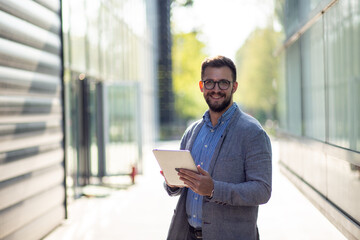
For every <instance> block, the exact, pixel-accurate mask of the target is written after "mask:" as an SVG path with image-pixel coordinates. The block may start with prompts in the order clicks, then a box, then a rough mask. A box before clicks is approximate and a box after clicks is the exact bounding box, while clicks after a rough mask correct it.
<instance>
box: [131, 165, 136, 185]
mask: <svg viewBox="0 0 360 240" xmlns="http://www.w3.org/2000/svg"><path fill="white" fill-rule="evenodd" d="M136 173H137V171H136V167H135V166H132V167H131V173H130V177H131V182H132V184H134V183H135V176H136Z"/></svg>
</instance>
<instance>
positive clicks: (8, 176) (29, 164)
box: [0, 0, 65, 240]
mask: <svg viewBox="0 0 360 240" xmlns="http://www.w3.org/2000/svg"><path fill="white" fill-rule="evenodd" d="M60 7H61V3H60V0H34V1H32V0H21V1H19V0H0V239H1V240H5V239H6V240H8V239H29V240H31V239H40V238H42V237H44V236H45V235H46V234H48V233H49V232H50V231H51V230H52V229H54V228H55V227H56V226H57V225H58V224H59V223H60V222H61V221H62V220H63V219H64V216H65V205H64V202H65V188H64V147H63V139H64V136H63V129H62V123H63V116H62V115H63V114H62V113H63V105H62V94H61V93H62V76H61V73H62V64H61V50H62V48H61V19H60Z"/></svg>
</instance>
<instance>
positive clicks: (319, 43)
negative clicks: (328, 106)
mask: <svg viewBox="0 0 360 240" xmlns="http://www.w3.org/2000/svg"><path fill="white" fill-rule="evenodd" d="M322 25H323V24H322V20H321V19H320V20H319V21H318V22H317V23H316V24H314V25H313V26H312V27H311V28H310V29H309V30H308V31H307V32H305V34H304V35H303V36H302V37H301V44H302V45H301V48H302V59H303V61H302V73H303V75H302V76H303V104H304V106H303V109H304V113H303V117H304V134H305V136H308V137H311V138H314V139H318V140H321V141H325V124H326V122H325V81H324V46H323V28H322Z"/></svg>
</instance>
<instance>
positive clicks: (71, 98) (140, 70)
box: [62, 0, 158, 198]
mask: <svg viewBox="0 0 360 240" xmlns="http://www.w3.org/2000/svg"><path fill="white" fill-rule="evenodd" d="M62 6H63V23H64V24H63V26H64V27H63V32H64V65H65V72H64V82H65V107H66V108H65V109H66V137H67V138H66V140H67V141H66V142H67V144H66V157H67V176H68V178H67V183H68V186H71V188H70V189H69V192H68V193H69V194H68V197H69V198H73V196H74V197H76V196H81V194H82V191H81V187H82V186H85V185H87V184H98V183H101V182H102V181H103V180H104V177H108V176H119V175H127V174H129V173H130V172H131V171H132V167H136V168H137V171H138V172H139V173H141V171H142V162H141V158H142V147H143V146H144V145H147V144H152V143H153V142H154V140H155V139H156V137H157V130H158V120H157V118H158V106H157V58H158V55H157V50H158V48H157V46H158V43H157V30H158V27H157V26H158V25H157V5H156V2H154V1H150V0H121V1H112V0H102V1H95V2H94V1H91V0H78V1H70V0H63V1H62Z"/></svg>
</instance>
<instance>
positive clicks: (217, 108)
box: [205, 93, 232, 112]
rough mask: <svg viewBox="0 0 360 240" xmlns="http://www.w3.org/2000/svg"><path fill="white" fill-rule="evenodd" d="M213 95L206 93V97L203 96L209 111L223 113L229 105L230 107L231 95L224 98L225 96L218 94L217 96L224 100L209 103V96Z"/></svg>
mask: <svg viewBox="0 0 360 240" xmlns="http://www.w3.org/2000/svg"><path fill="white" fill-rule="evenodd" d="M214 94H215V93H208V94H207V95H206V96H205V101H206V103H207V105H208V106H209V108H210V110H211V111H213V112H222V111H224V110H225V109H226V108H227V107H228V106H229V105H230V102H231V99H232V93H231V94H230V95H229V96H228V97H226V94H224V93H218V95H219V96H220V97H225V99H224V100H223V101H222V102H216V101H215V102H211V99H210V96H212V95H214Z"/></svg>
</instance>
